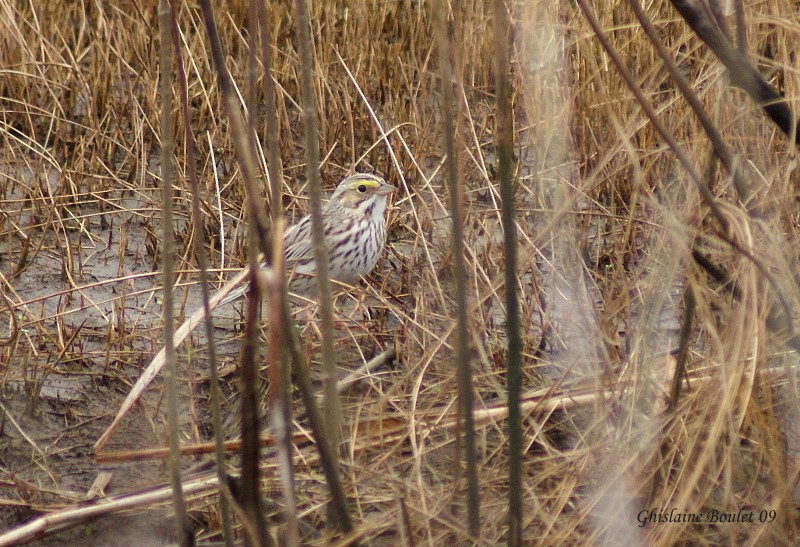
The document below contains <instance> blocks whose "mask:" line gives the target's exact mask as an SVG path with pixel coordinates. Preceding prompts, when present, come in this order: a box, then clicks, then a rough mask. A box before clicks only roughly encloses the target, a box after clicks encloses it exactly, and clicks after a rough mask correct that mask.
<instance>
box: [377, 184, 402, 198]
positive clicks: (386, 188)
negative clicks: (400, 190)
mask: <svg viewBox="0 0 800 547" xmlns="http://www.w3.org/2000/svg"><path fill="white" fill-rule="evenodd" d="M395 190H397V188H395V187H394V186H392V185H391V184H387V183H385V182H381V185H380V186H378V189H377V190H375V193H376V194H377V195H379V196H388V195H389V194H391V193H393V192H394V191H395Z"/></svg>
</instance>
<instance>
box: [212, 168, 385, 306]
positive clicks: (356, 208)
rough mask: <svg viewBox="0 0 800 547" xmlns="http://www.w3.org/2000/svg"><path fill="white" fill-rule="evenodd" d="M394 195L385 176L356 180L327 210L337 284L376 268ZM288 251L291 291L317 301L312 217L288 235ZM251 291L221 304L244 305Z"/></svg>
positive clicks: (345, 184) (339, 190)
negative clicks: (243, 300) (389, 207)
mask: <svg viewBox="0 0 800 547" xmlns="http://www.w3.org/2000/svg"><path fill="white" fill-rule="evenodd" d="M395 190H396V188H395V187H394V186H392V185H391V184H388V183H387V182H386V181H385V180H384V179H382V178H381V177H379V176H377V175H372V174H368V173H356V174H354V175H351V176H349V177H347V178H345V179H344V180H342V181H341V182H340V183H339V185H338V186H337V187H336V190H335V191H334V192H333V195H332V196H331V198H330V200H328V202H327V203H326V204H325V205H324V206H323V208H322V221H323V224H324V226H325V245H326V247H327V249H328V274H329V277H330V279H331V280H332V281H335V282H337V283H340V284H345V285H352V284H353V283H355V282H356V281H358V280H359V279H360V278H361V277H363V276H365V275H367V274H368V273H369V272H371V271H372V268H374V267H375V264H377V262H378V259H379V258H380V256H381V253H382V252H383V248H384V247H385V245H386V218H385V213H386V206H387V201H388V197H389V195H391V194H392V193H394V192H395ZM283 250H284V261H285V265H286V272H287V275H288V288H289V292H290V293H291V294H294V295H298V296H302V297H309V296H312V297H313V296H314V295H315V291H316V290H317V289H316V288H317V278H316V273H317V264H316V259H315V258H314V249H313V244H312V242H311V215H308V216H306V217H303V218H302V219H301V220H300V221H299V222H298V223H297V224H294V225H293V226H291V227H290V228H289V229H288V230H286V233H285V234H284V237H283ZM264 265H265V263H264V262H262V266H264ZM247 289H248V285H247V284H243V285H240V286H239V287H237V288H236V289H234V290H233V291H231V292H230V293H229V294H228V295H227V296H226V297H225V298H224V299H223V300H222V301H221V302H220V305H222V304H227V303H231V302H235V301H237V300H239V299H240V298H242V297H243V296H244V295H245V293H246V292H247Z"/></svg>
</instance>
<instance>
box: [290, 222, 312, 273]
mask: <svg viewBox="0 0 800 547" xmlns="http://www.w3.org/2000/svg"><path fill="white" fill-rule="evenodd" d="M283 253H284V254H283V255H284V257H286V270H287V271H288V272H292V271H297V272H300V273H312V272H313V268H306V266H308V265H310V264H311V263H312V262H313V260H314V250H313V249H312V247H311V217H310V216H307V217H304V218H303V219H302V220H300V222H298V223H297V224H295V225H294V226H292V227H291V228H290V229H289V230H288V231H287V232H286V235H285V236H284V237H283Z"/></svg>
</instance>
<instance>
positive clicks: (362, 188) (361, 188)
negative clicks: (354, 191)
mask: <svg viewBox="0 0 800 547" xmlns="http://www.w3.org/2000/svg"><path fill="white" fill-rule="evenodd" d="M358 191H359V192H361V193H362V194H363V193H364V192H366V191H367V185H366V184H359V185H358Z"/></svg>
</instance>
